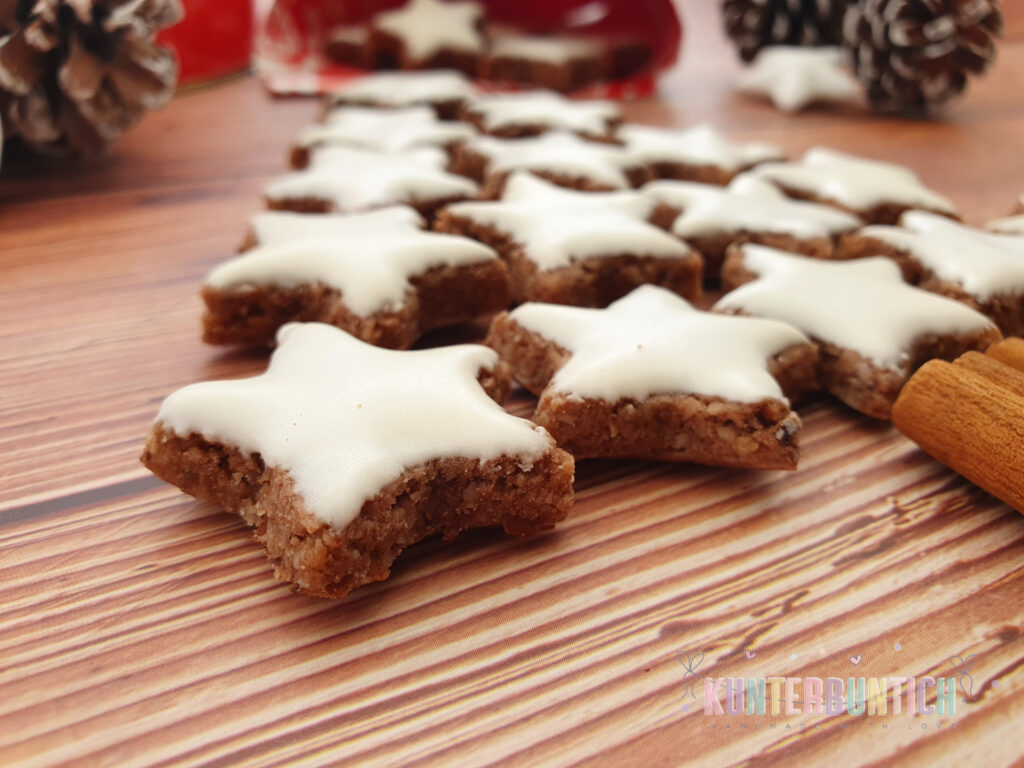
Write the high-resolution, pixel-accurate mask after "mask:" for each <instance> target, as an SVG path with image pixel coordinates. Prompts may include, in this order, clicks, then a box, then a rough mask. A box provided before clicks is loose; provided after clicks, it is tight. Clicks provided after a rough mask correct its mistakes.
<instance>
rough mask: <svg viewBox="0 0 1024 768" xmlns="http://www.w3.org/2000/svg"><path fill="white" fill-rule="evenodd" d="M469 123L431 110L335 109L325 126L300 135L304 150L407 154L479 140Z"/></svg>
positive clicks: (413, 108)
mask: <svg viewBox="0 0 1024 768" xmlns="http://www.w3.org/2000/svg"><path fill="white" fill-rule="evenodd" d="M475 135H476V131H475V130H473V128H472V126H469V125H466V124H465V123H454V122H441V121H440V120H438V119H437V116H436V115H435V113H434V110H432V109H430V108H429V107H407V108H404V109H374V108H372V107H335V108H334V109H332V110H331V111H330V112H328V113H327V118H326V120H325V122H324V123H318V124H315V125H310V126H307V127H306V128H305V129H303V131H302V133H300V134H299V138H298V140H297V142H296V143H297V144H298V145H299V146H300V147H316V146H322V145H345V146H352V147H360V148H362V149H372V150H376V151H379V152H403V151H405V150H408V149H415V148H417V147H428V146H434V147H442V146H445V145H448V144H452V143H455V142H458V141H465V140H466V139H468V138H470V137H472V136H475Z"/></svg>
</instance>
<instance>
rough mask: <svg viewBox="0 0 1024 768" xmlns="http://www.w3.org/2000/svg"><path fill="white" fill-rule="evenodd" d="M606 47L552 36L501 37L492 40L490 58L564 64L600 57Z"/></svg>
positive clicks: (587, 40)
mask: <svg viewBox="0 0 1024 768" xmlns="http://www.w3.org/2000/svg"><path fill="white" fill-rule="evenodd" d="M604 52H605V47H604V46H603V45H602V44H601V43H599V42H598V41H597V40H591V39H588V38H583V37H559V36H555V35H536V36H528V35H502V36H501V37H496V38H495V39H494V40H492V41H491V51H490V55H491V57H492V58H496V59H497V58H508V59H524V60H526V61H539V62H544V63H545V64H556V65H557V64H567V63H568V62H570V61H574V60H576V59H589V58H596V57H598V56H602V55H603V54H604Z"/></svg>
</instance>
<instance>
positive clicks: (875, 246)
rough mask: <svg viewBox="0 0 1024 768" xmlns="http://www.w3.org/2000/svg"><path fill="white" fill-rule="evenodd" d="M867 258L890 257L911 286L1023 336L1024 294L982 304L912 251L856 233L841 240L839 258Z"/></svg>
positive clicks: (996, 297)
mask: <svg viewBox="0 0 1024 768" xmlns="http://www.w3.org/2000/svg"><path fill="white" fill-rule="evenodd" d="M868 256H888V257H889V258H890V259H892V260H893V261H895V262H896V264H897V265H899V268H900V270H901V271H902V272H903V279H904V280H906V281H907V282H908V283H910V284H911V285H916V286H918V287H920V288H923V289H924V290H926V291H931V292H932V293H937V294H939V295H941V296H946V297H948V298H950V299H955V300H956V301H959V302H962V303H963V304H966V305H967V306H969V307H971V308H972V309H976V310H978V311H979V312H981V313H982V314H983V315H985V316H987V317H989V318H990V319H991V320H992V322H994V323H995V324H996V325H998V326H999V330H1000V331H1002V332H1003V334H1004V335H1006V336H1021V335H1024V294H1022V293H1016V294H1014V293H1006V294H1000V295H997V296H994V297H992V298H990V299H987V300H984V301H983V300H981V299H980V298H979V297H977V296H974V295H972V294H970V293H968V292H967V291H965V290H964V288H963V286H962V285H959V284H957V283H953V282H950V281H948V280H943V279H942V278H940V277H939V276H938V275H936V274H935V273H934V272H932V271H931V270H930V269H928V267H926V266H925V265H924V263H923V262H921V261H920V260H918V259H917V258H916V257H915V256H914V254H913V253H911V252H910V251H907V250H904V249H902V248H897V247H896V246H894V245H892V244H891V243H887V242H885V241H883V240H879V239H876V238H873V237H870V236H865V235H861V234H857V233H853V234H850V235H846V236H845V237H844V238H843V239H842V240H841V241H840V244H839V249H838V251H837V253H836V258H839V259H861V258H865V257H868Z"/></svg>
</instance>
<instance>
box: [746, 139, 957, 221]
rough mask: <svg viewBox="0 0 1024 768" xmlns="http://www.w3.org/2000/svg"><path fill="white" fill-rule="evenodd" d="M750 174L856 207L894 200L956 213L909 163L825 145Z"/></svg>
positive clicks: (770, 164)
mask: <svg viewBox="0 0 1024 768" xmlns="http://www.w3.org/2000/svg"><path fill="white" fill-rule="evenodd" d="M750 173H752V174H754V175H756V176H758V177H759V178H763V179H768V180H769V181H772V182H775V183H776V184H779V185H781V186H783V187H788V188H792V189H796V190H800V191H802V192H804V193H807V194H812V195H815V196H816V197H820V198H822V199H825V200H831V201H834V202H836V203H839V204H840V205H845V206H846V207H848V208H852V209H854V210H867V209H869V208H873V207H874V206H876V205H883V204H886V203H893V204H897V205H906V206H910V207H912V208H914V207H916V208H929V209H932V210H936V211H941V212H944V213H953V214H955V213H956V207H955V206H954V205H953V203H951V202H950V201H949V200H948V199H946V198H945V197H943V196H942V195H939V194H938V193H936V192H933V191H931V190H930V189H928V188H927V187H925V186H924V185H923V184H922V183H921V180H920V179H919V178H918V177H917V175H916V174H915V173H914V172H913V171H911V170H910V169H909V168H904V167H903V166H900V165H892V164H890V163H883V162H879V161H878V160H868V159H867V158H863V157H855V156H853V155H847V154H845V153H842V152H836V151H835V150H832V149H826V148H824V147H814V148H813V149H810V150H808V151H807V152H806V153H805V154H804V156H803V159H802V160H801V161H800V162H799V163H767V164H765V165H760V166H758V167H757V168H754V169H753V170H752V171H750Z"/></svg>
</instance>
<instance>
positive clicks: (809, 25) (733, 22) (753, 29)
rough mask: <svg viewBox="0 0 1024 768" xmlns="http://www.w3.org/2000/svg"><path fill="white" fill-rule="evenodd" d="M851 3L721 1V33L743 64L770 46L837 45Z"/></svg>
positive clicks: (843, 0)
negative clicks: (726, 35) (844, 17)
mask: <svg viewBox="0 0 1024 768" xmlns="http://www.w3.org/2000/svg"><path fill="white" fill-rule="evenodd" d="M850 1H851V0H722V14H723V16H724V19H725V31H726V34H728V35H729V37H731V38H732V40H733V42H734V43H735V44H736V47H737V48H738V49H739V53H740V57H741V58H742V59H743V60H744V61H752V60H753V59H754V57H755V56H757V54H758V51H760V50H761V49H762V48H766V47H768V46H772V45H800V46H817V45H838V44H839V42H840V40H841V39H842V27H843V15H844V14H845V12H846V7H847V5H849V3H850Z"/></svg>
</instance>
